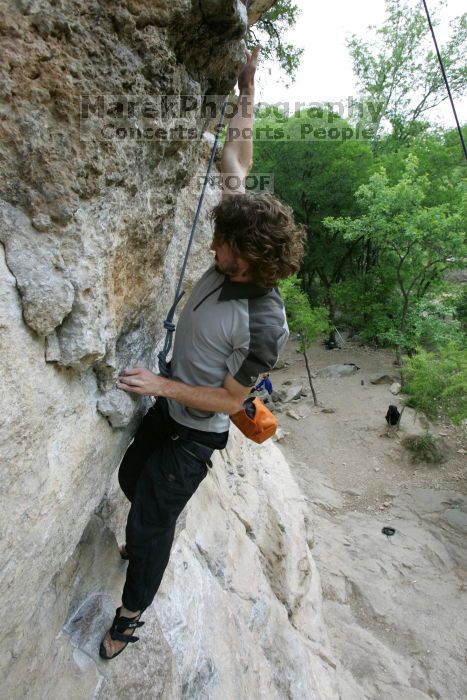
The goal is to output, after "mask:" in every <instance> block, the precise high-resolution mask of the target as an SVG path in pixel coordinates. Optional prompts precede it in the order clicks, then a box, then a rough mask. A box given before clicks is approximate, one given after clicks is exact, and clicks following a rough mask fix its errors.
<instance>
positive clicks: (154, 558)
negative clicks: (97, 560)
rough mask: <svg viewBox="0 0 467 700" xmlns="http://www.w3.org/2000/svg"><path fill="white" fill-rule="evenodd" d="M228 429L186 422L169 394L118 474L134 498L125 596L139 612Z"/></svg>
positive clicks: (148, 417) (156, 407)
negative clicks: (172, 411)
mask: <svg viewBox="0 0 467 700" xmlns="http://www.w3.org/2000/svg"><path fill="white" fill-rule="evenodd" d="M227 437H228V433H211V432H205V431H200V430H193V429H191V428H186V427H185V426H181V425H179V424H178V423H176V422H175V421H174V420H173V419H172V418H171V417H170V415H169V413H168V409H167V402H166V401H165V399H158V401H157V402H156V404H155V405H154V406H153V407H152V408H151V409H150V410H149V411H148V413H147V414H146V415H145V417H144V418H143V421H142V423H141V425H140V427H139V429H138V431H137V433H136V435H135V439H134V441H133V443H132V444H131V445H130V447H129V448H128V450H127V451H126V453H125V456H124V458H123V461H122V463H121V465H120V470H119V474H118V478H119V482H120V486H121V488H122V490H123V492H124V493H125V495H126V497H127V498H128V499H129V500H130V501H131V508H130V512H129V515H128V521H127V526H126V548H127V551H128V554H129V557H130V559H129V562H128V569H127V575H126V582H125V586H124V589H123V596H122V602H123V605H124V606H125V608H128V610H132V611H134V612H136V611H137V610H141V611H142V610H145V609H146V608H147V607H148V606H149V605H150V604H151V603H152V600H153V598H154V596H155V595H156V592H157V590H158V588H159V586H160V583H161V581H162V576H163V574H164V571H165V568H166V566H167V564H168V561H169V556H170V549H171V547H172V543H173V539H174V534H175V524H176V521H177V518H178V516H179V515H180V513H181V512H182V510H183V508H184V507H185V505H186V503H187V502H188V501H189V499H190V498H191V496H192V495H193V494H194V492H195V491H196V489H197V488H198V486H199V485H200V483H201V481H202V480H203V479H204V478H205V476H206V474H207V462H209V458H210V457H211V455H212V453H213V451H214V450H215V449H222V448H223V447H225V445H226V442H227Z"/></svg>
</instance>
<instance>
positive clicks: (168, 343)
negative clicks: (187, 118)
mask: <svg viewBox="0 0 467 700" xmlns="http://www.w3.org/2000/svg"><path fill="white" fill-rule="evenodd" d="M226 106H227V97H225V99H224V102H223V104H222V109H221V115H220V120H219V123H218V124H217V126H216V136H215V138H214V143H213V146H212V149H211V155H210V157H209V163H208V167H207V170H206V175H205V177H204V182H203V187H202V190H201V194H200V197H199V200H198V206H197V208H196V213H195V217H194V219H193V224H192V226H191V232H190V236H189V238H188V244H187V247H186V251H185V257H184V260H183V265H182V269H181V270H180V276H179V278H178V283H177V289H176V290H175V295H174V300H173V304H172V306H171V307H170V309H169V312H168V314H167V318H166V319H165V321H164V328H165V330H166V333H165V340H164V346H163V348H162V350H161V351H160V353H159V354H158V356H157V357H158V360H159V374H161V375H162V376H163V377H169V376H170V368H169V363H168V362H167V355H168V354H169V352H170V350H171V348H172V338H173V334H174V332H175V324H174V322H173V318H174V315H175V309H176V308H177V305H178V303H179V301H180V299H181V298H182V297H183V295H184V294H185V292H184V291H183V292H182V291H181V287H182V283H183V279H184V277H185V272H186V267H187V264H188V258H189V257H190V251H191V246H192V243H193V240H194V237H195V231H196V226H197V224H198V219H199V215H200V212H201V207H202V205H203V200H204V195H205V192H206V187H207V184H208V181H209V174H210V172H211V168H212V164H213V162H214V156H215V154H216V149H217V144H218V141H219V134H220V131H221V127H222V124H223V122H224V115H225V109H226Z"/></svg>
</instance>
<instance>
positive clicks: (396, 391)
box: [389, 382, 401, 396]
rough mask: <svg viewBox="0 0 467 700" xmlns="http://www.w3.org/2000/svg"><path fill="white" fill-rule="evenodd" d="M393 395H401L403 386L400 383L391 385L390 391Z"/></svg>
mask: <svg viewBox="0 0 467 700" xmlns="http://www.w3.org/2000/svg"><path fill="white" fill-rule="evenodd" d="M389 391H390V392H391V394H394V396H397V394H400V391H401V385H400V382H394V384H391V388H390V389H389Z"/></svg>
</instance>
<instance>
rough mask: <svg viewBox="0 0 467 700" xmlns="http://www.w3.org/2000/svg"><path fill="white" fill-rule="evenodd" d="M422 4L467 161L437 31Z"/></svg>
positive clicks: (424, 4)
mask: <svg viewBox="0 0 467 700" xmlns="http://www.w3.org/2000/svg"><path fill="white" fill-rule="evenodd" d="M422 2H423V7H424V8H425V13H426V18H427V20H428V26H429V27H430V31H431V36H432V37H433V43H434V45H435V49H436V53H437V56H438V61H439V65H440V68H441V73H442V74H443V78H444V83H445V85H446V90H447V92H448V97H449V101H450V103H451V107H452V112H453V114H454V119H455V120H456V125H457V131H458V132H459V138H460V140H461V144H462V149H463V151H464V156H465V159H466V160H467V148H466V145H465V141H464V135H463V133H462V129H461V125H460V124H459V119H458V117H457V112H456V108H455V106H454V100H453V98H452V95H451V89H450V87H449V82H448V77H447V75H446V71H445V69H444V64H443V59H442V58H441V53H440V50H439V48H438V42H437V41H436V35H435V30H434V29H433V24H432V22H431V17H430V13H429V11H428V6H427V4H426V1H425V0H422Z"/></svg>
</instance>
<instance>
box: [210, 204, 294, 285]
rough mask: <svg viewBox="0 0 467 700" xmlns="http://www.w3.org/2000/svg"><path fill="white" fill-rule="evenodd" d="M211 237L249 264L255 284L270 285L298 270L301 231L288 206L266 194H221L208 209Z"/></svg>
mask: <svg viewBox="0 0 467 700" xmlns="http://www.w3.org/2000/svg"><path fill="white" fill-rule="evenodd" d="M211 221H212V222H213V224H214V239H215V240H217V241H220V242H222V243H227V244H228V245H229V247H230V249H231V251H232V253H233V254H234V255H236V256H238V257H240V258H243V260H246V261H247V262H248V263H249V265H250V270H251V280H252V282H253V284H255V285H257V286H258V287H274V286H276V284H277V283H278V282H279V280H281V279H285V278H286V277H290V275H293V274H294V273H295V272H297V271H298V269H299V267H300V260H301V258H302V255H303V249H304V241H305V230H304V228H303V226H297V225H296V224H295V223H294V220H293V212H292V209H291V208H290V207H289V206H288V205H287V204H284V203H283V202H281V201H280V200H278V199H277V198H276V197H273V196H272V195H270V194H250V193H246V194H238V195H232V196H230V197H224V199H223V200H222V202H220V204H218V205H217V206H216V207H214V209H213V210H212V212H211Z"/></svg>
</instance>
